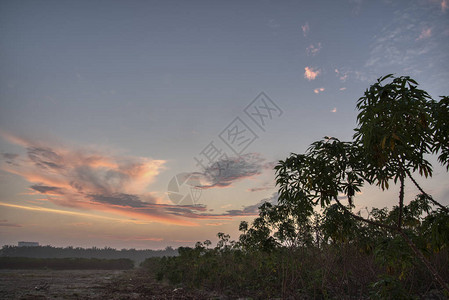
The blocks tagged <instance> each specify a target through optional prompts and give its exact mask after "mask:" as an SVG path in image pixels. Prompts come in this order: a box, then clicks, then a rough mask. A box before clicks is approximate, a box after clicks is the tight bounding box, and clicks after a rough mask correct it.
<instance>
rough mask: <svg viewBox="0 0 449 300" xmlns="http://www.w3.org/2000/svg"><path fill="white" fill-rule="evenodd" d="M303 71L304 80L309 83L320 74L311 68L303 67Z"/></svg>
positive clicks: (317, 70)
mask: <svg viewBox="0 0 449 300" xmlns="http://www.w3.org/2000/svg"><path fill="white" fill-rule="evenodd" d="M304 70H305V72H304V78H306V79H307V80H309V81H312V80H314V79H315V78H316V77H317V76H318V75H319V74H320V73H321V71H320V70H319V69H314V68H312V67H305V68H304Z"/></svg>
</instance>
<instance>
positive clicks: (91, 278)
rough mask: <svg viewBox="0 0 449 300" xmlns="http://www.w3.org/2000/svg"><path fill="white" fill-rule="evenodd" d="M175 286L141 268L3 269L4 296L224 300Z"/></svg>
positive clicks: (0, 286) (0, 276)
mask: <svg viewBox="0 0 449 300" xmlns="http://www.w3.org/2000/svg"><path fill="white" fill-rule="evenodd" d="M220 298H221V297H217V296H216V295H213V294H206V293H204V292H201V291H188V290H185V289H183V288H174V287H171V286H168V285H165V284H163V283H160V282H157V281H155V280H154V278H153V277H152V275H150V274H149V273H147V272H144V271H142V270H140V269H136V270H129V271H110V270H65V271H55V270H0V299H220Z"/></svg>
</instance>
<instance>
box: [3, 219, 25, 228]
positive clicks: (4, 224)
mask: <svg viewBox="0 0 449 300" xmlns="http://www.w3.org/2000/svg"><path fill="white" fill-rule="evenodd" d="M0 226H3V227H22V225H20V224H16V223H10V222H8V220H0Z"/></svg>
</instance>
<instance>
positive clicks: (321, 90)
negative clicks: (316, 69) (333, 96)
mask: <svg viewBox="0 0 449 300" xmlns="http://www.w3.org/2000/svg"><path fill="white" fill-rule="evenodd" d="M313 92H314V93H315V94H319V93H321V92H324V88H322V87H321V88H317V89H314V90H313Z"/></svg>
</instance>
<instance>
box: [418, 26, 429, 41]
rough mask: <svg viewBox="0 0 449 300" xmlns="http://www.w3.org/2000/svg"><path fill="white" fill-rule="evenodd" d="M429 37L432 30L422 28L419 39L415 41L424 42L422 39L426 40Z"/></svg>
mask: <svg viewBox="0 0 449 300" xmlns="http://www.w3.org/2000/svg"><path fill="white" fill-rule="evenodd" d="M431 36H432V29H431V28H424V29H423V30H422V31H421V34H420V35H419V37H418V38H417V39H416V40H417V41H419V40H424V39H427V38H429V37H431Z"/></svg>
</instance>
